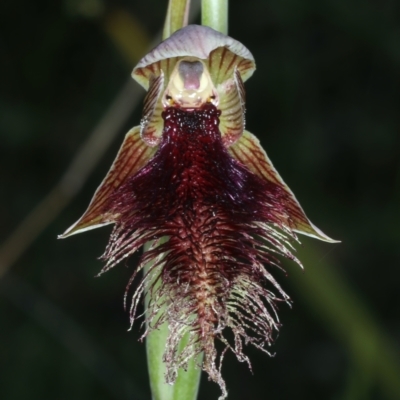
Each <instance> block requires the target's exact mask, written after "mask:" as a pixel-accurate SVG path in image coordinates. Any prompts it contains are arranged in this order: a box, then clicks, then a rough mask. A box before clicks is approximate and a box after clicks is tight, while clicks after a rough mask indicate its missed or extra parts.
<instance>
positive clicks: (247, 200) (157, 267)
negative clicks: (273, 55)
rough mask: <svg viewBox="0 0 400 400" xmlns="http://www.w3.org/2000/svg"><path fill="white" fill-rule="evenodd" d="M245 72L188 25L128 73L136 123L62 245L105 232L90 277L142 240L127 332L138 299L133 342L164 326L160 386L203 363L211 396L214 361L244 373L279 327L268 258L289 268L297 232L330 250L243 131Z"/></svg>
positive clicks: (236, 52) (219, 37)
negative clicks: (138, 328) (251, 354)
mask: <svg viewBox="0 0 400 400" xmlns="http://www.w3.org/2000/svg"><path fill="white" fill-rule="evenodd" d="M254 70H255V63H254V59H253V56H252V55H251V53H250V52H249V51H248V50H247V49H246V48H245V47H244V46H243V45H242V44H241V43H239V42H238V41H236V40H234V39H232V38H230V37H228V36H225V35H223V34H221V33H219V32H217V31H214V30H213V29H211V28H208V27H205V26H197V25H190V26H187V27H185V28H183V29H181V30H179V31H177V32H175V33H174V34H173V35H172V36H171V37H169V38H168V39H167V40H165V41H163V42H162V43H161V44H159V45H158V46H157V47H156V48H155V49H153V50H152V51H151V52H150V53H149V54H147V55H146V56H145V57H144V58H143V59H142V60H141V61H140V62H139V64H138V65H137V66H136V67H135V69H134V70H133V74H132V75H133V78H134V79H135V80H136V81H137V82H139V83H140V84H141V85H142V86H143V87H144V88H145V89H146V90H148V93H147V96H146V98H145V102H144V111H143V119H142V122H141V125H140V126H138V127H135V128H133V129H132V130H131V131H129V132H128V134H127V136H126V137H125V141H124V143H123V144H122V147H121V149H120V151H119V153H118V155H117V158H116V160H115V162H114V164H113V165H112V167H111V170H110V171H109V173H108V174H107V176H106V178H105V180H104V181H103V183H102V184H101V185H100V187H99V188H98V190H97V191H96V193H95V195H94V198H93V200H92V202H91V203H90V205H89V208H88V209H87V211H86V212H85V213H84V215H83V216H82V217H81V218H80V219H79V220H78V221H77V222H76V223H75V224H74V225H73V226H72V227H71V228H69V229H68V230H67V231H66V232H65V233H64V235H62V237H66V236H69V235H72V234H76V233H80V232H83V231H87V230H89V229H94V228H97V227H100V226H103V225H107V224H114V230H113V232H112V235H111V238H110V242H109V244H108V247H107V249H106V251H105V254H104V255H103V256H102V258H103V259H104V260H105V261H106V265H105V266H104V268H103V269H102V271H101V273H103V272H105V271H107V270H109V269H110V268H112V267H114V266H115V265H116V264H118V263H120V262H121V261H122V260H123V259H125V258H127V257H128V256H130V255H131V254H133V253H135V252H136V251H137V250H139V249H140V248H141V247H142V246H143V245H144V244H145V243H147V242H152V245H151V247H150V249H149V250H148V251H147V252H145V253H144V254H143V255H142V256H141V259H140V263H139V266H138V267H137V269H136V271H135V273H134V274H133V277H132V279H131V282H132V280H133V279H134V278H135V277H136V276H137V274H138V272H139V271H140V270H141V269H143V267H144V265H146V264H149V263H150V265H151V267H150V269H149V270H148V272H147V273H146V274H145V275H144V277H143V278H142V280H141V281H140V283H139V285H138V287H137V288H136V291H135V293H134V295H133V300H132V305H131V323H133V321H134V320H135V318H136V309H137V306H138V304H139V302H140V299H141V297H142V295H143V294H144V293H145V294H149V295H150V302H149V305H148V310H147V314H146V319H147V320H146V322H147V329H146V331H145V333H144V335H143V336H146V335H147V334H148V332H149V331H151V330H153V329H157V328H158V327H159V326H160V325H161V324H163V323H164V322H167V323H168V326H169V337H168V340H167V344H166V349H165V354H164V362H165V363H166V370H167V372H166V381H167V382H168V383H173V382H174V381H175V378H176V375H177V371H178V368H180V367H183V368H185V366H186V365H187V362H188V360H189V359H190V358H192V357H195V356H197V355H198V354H200V353H204V359H203V362H202V365H201V368H202V369H203V370H204V371H206V372H207V373H208V375H209V377H210V379H212V380H213V381H215V382H217V383H218V384H219V385H220V387H221V390H222V392H223V393H222V397H221V398H225V397H226V388H225V383H224V380H223V378H222V376H221V362H222V359H223V356H224V354H225V352H226V351H227V350H228V349H230V350H231V351H233V353H234V354H235V355H236V357H237V358H238V359H239V361H246V362H248V363H249V360H248V358H247V357H246V355H244V353H243V345H244V344H249V343H250V344H252V345H254V346H256V347H257V348H260V349H262V350H264V351H266V349H265V346H266V345H270V343H271V342H272V340H273V333H274V331H277V330H278V328H279V320H278V317H277V314H276V310H275V307H276V303H277V302H279V301H286V302H288V301H289V297H288V296H287V295H286V293H285V292H284V291H283V290H282V289H281V287H280V286H279V284H278V283H277V282H276V280H275V279H274V278H273V276H272V275H271V269H273V268H274V267H277V266H279V260H278V258H279V256H284V257H286V258H289V259H292V260H294V261H296V262H297V263H298V264H300V262H299V261H298V260H297V259H296V257H295V256H294V255H293V253H292V250H293V247H292V242H293V241H297V236H296V233H301V234H304V235H308V236H312V237H315V238H318V239H321V240H324V241H328V242H333V240H332V239H330V238H329V237H327V236H326V235H325V234H324V233H323V232H321V231H320V230H319V229H318V228H317V227H315V226H314V225H313V224H312V223H311V222H310V221H309V219H308V218H307V217H306V215H305V213H304V211H303V210H302V208H301V206H300V204H299V203H298V201H297V200H296V198H295V196H294V195H293V193H292V192H291V190H290V189H289V188H288V187H287V186H286V184H285V183H284V182H283V180H282V178H281V177H280V176H279V174H278V172H277V171H276V170H275V168H274V167H273V165H272V163H271V162H270V160H269V159H268V157H267V155H266V153H265V152H264V150H263V149H262V147H261V146H260V143H259V141H258V139H257V138H256V137H255V136H254V135H252V134H251V133H250V132H247V131H246V130H244V124H245V123H244V107H245V93H244V86H243V82H244V81H245V80H246V79H248V78H249V77H250V76H251V75H252V74H253V72H254ZM165 239H166V240H165ZM131 282H130V283H131ZM155 282H156V283H157V285H156V284H155ZM128 287H129V286H128ZM161 308H164V312H163V313H162V314H161V316H160V315H159V310H160V309H161ZM229 330H230V333H228V335H227V332H229ZM186 334H188V335H189V340H188V344H187V345H186V347H185V348H184V349H183V351H181V352H179V351H178V346H179V343H180V341H181V340H182V338H183V337H184V335H186ZM228 338H229V339H228ZM216 341H220V342H221V343H222V345H223V350H222V352H217V349H216Z"/></svg>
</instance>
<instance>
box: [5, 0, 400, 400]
mask: <svg viewBox="0 0 400 400" xmlns="http://www.w3.org/2000/svg"><path fill="white" fill-rule="evenodd" d="M166 8H167V1H166V0H141V1H139V0H118V1H106V0H65V1H48V0H34V1H32V0H29V1H28V0H19V1H18V2H15V1H11V0H3V1H2V2H1V3H0V54H1V62H0V76H1V84H0V135H1V136H0V139H1V142H0V143H1V145H0V190H1V192H0V195H1V197H0V201H1V225H0V239H1V242H2V243H3V245H2V246H1V247H0V274H1V278H0V321H1V322H0V343H1V344H0V398H1V399H5V400H25V399H27V400H36V399H41V400H43V399H60V400H64V399H65V400H67V399H68V400H69V399H75V400H79V399H82V400H83V399H85V400H86V399H92V398H96V399H98V400H100V399H101V400H111V399H121V400H128V399H129V400H145V399H150V392H149V386H148V380H147V371H146V360H145V347H144V345H143V344H141V343H139V342H138V338H139V335H140V329H139V328H140V326H139V325H140V324H136V325H135V326H134V328H133V329H132V331H131V332H127V328H128V325H129V321H128V315H127V313H126V312H124V310H123V306H122V300H123V293H124V289H125V285H126V283H127V281H128V278H129V276H130V275H131V273H132V270H133V269H134V267H135V262H136V261H135V259H131V260H130V261H129V263H128V268H126V267H124V266H123V265H121V266H119V267H117V268H115V269H114V270H112V271H110V272H108V273H107V274H106V275H104V276H102V277H101V278H99V279H94V276H95V275H96V274H97V272H98V271H99V270H100V268H101V266H102V263H101V262H100V261H99V260H97V259H96V257H97V256H99V255H101V254H102V251H103V249H104V247H105V244H106V243H107V238H108V235H109V232H110V227H106V228H103V229H101V230H97V231H93V232H90V233H86V234H83V235H78V236H74V237H72V238H70V239H68V240H65V241H57V240H56V236H57V234H60V233H62V232H63V231H64V230H65V229H66V228H67V227H68V226H69V225H71V224H72V223H73V222H74V221H75V220H76V219H77V218H78V217H79V216H80V215H81V214H82V212H83V211H84V209H85V207H86V206H87V204H88V202H89V200H90V198H91V196H92V194H93V192H94V190H95V189H96V187H97V186H98V184H99V183H100V181H101V179H102V178H103V177H104V175H105V173H106V171H107V170H108V168H109V166H110V165H111V162H112V160H113V158H114V156H115V154H116V152H117V150H118V148H119V146H120V144H121V142H122V139H123V136H124V134H125V132H126V131H128V129H129V128H130V127H132V126H134V125H137V124H138V123H139V120H140V108H141V101H142V96H143V95H144V92H143V91H142V89H141V88H139V86H138V85H136V84H135V83H134V82H133V81H132V82H130V83H127V80H128V78H129V75H130V72H131V70H132V68H133V66H134V64H135V63H136V62H137V61H138V60H139V58H140V57H141V56H142V55H144V53H145V52H146V50H148V48H149V46H150V43H151V42H152V41H153V40H154V39H156V38H157V35H159V32H160V29H161V28H162V24H163V21H164V15H165V11H166ZM197 21H198V20H197ZM229 21H230V29H229V32H230V35H231V36H233V37H234V38H236V39H238V40H240V41H241V42H243V43H244V44H245V45H246V46H247V47H248V48H249V49H250V50H251V51H252V52H253V54H254V56H255V59H256V62H257V67H258V69H257V71H256V73H255V75H254V76H253V78H251V79H250V80H249V81H248V83H247V84H246V88H247V127H248V129H249V130H250V131H252V132H254V133H255V134H256V135H258V137H259V138H260V139H261V141H262V143H263V145H264V147H265V148H266V149H267V152H268V154H269V156H270V157H271V159H272V160H273V162H274V164H275V165H276V167H277V169H278V170H279V171H280V173H281V175H282V176H283V177H284V179H285V180H286V181H287V183H288V184H289V186H290V187H291V188H292V189H293V191H294V192H295V193H296V195H297V197H298V199H299V200H300V202H301V203H302V205H303V207H304V208H305V210H306V212H307V213H308V215H309V216H310V218H311V219H312V220H313V222H314V223H316V224H317V226H319V227H320V228H321V229H322V230H323V231H325V232H326V233H327V234H328V235H330V236H332V237H334V238H336V239H340V240H342V243H341V244H337V245H327V244H321V243H316V242H315V241H312V240H309V239H307V238H305V239H304V240H302V241H303V246H301V247H299V255H300V258H301V259H302V260H303V262H304V265H305V272H304V273H302V272H301V271H299V268H298V267H297V266H296V265H292V264H287V265H286V269H287V272H288V273H287V276H285V275H284V274H283V273H281V274H280V275H281V276H278V278H279V281H280V282H281V284H282V285H283V287H284V288H285V289H286V290H287V292H288V293H289V294H290V295H291V297H292V299H293V302H294V305H293V308H292V309H290V308H289V307H287V306H286V305H282V306H281V307H280V308H281V309H280V317H281V322H282V324H283V327H282V329H281V333H280V335H279V338H278V339H277V341H276V344H275V345H274V346H273V349H272V351H273V352H275V353H276V356H275V357H273V358H269V357H268V356H266V355H265V354H262V353H261V352H259V351H256V350H254V349H251V348H249V349H248V353H249V354H250V358H251V360H252V362H253V371H254V375H252V374H251V373H250V372H249V371H248V369H247V367H246V366H245V365H242V364H239V363H238V362H237V361H236V360H234V358H233V357H232V356H227V357H226V359H225V364H224V368H223V372H224V376H225V377H226V380H227V384H228V389H229V399H230V400H236V399H237V400H239V399H253V400H262V399H269V400H273V399H294V398H296V399H299V400H300V399H335V400H336V399H337V400H339V399H343V400H358V399H360V400H361V399H400V348H399V342H400V319H399V316H400V313H399V306H400V301H399V288H398V287H399V282H400V270H399V266H400V244H399V241H400V230H399V225H400V212H399V201H400V135H399V128H400V113H399V107H400V96H399V90H400V74H399V71H400V2H398V1H395V0H380V1H376V0H364V1H361V0H320V1H315V0H304V1H294V0H269V1H266V0H264V1H259V0H246V1H242V0H231V1H230V18H229ZM115 99H117V100H115ZM115 101H117V102H116V103H115ZM112 105H113V106H112ZM110 106H111V111H110ZM105 115H106V116H107V118H106V120H104V118H103V117H104V116H105ZM102 118H103V119H102ZM99 121H102V122H101V123H100V126H99ZM96 127H97V130H95V128H96ZM93 132H94V133H93ZM91 133H93V134H94V139H92V141H90V142H89V144H87V145H86V148H85V149H86V150H84V153H79V152H80V151H81V150H82V146H83V144H84V143H85V141H86V140H87V139H88V138H89V137H90V135H91ZM107 140H109V141H110V144H108V142H107ZM96 146H97V147H98V148H97V147H96ZM101 146H103V147H104V148H106V149H107V151H106V152H105V154H104V155H102V153H101ZM77 154H80V158H79V159H75V163H74V164H73V167H72V170H71V169H70V170H69V171H70V173H68V174H67V175H65V171H67V170H68V168H69V166H70V164H71V161H72V160H73V159H74V157H76V155H77ZM97 158H99V162H97ZM92 167H93V170H92V169H91V168H92ZM86 175H87V176H88V179H86ZM60 179H61V181H60ZM54 188H55V189H54ZM49 193H50V195H49ZM43 200H44V202H43ZM38 206H39V208H37V207H38ZM32 211H33V214H32ZM26 218H28V219H26ZM23 221H25V222H23ZM22 222H23V225H22V227H21V225H20V224H21V223H22ZM18 226H20V228H19V229H18V230H17V231H15V229H16V228H17V227H18ZM278 275H279V273H278ZM218 395H219V390H218V387H217V386H216V385H215V384H212V383H208V382H207V380H206V379H205V378H204V379H203V381H202V384H201V389H200V395H199V399H200V400H204V399H216V398H217V397H218Z"/></svg>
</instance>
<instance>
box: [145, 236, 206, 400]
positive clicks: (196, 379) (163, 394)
mask: <svg viewBox="0 0 400 400" xmlns="http://www.w3.org/2000/svg"><path fill="white" fill-rule="evenodd" d="M150 246H151V243H147V244H146V245H145V246H144V247H145V248H144V250H145V251H146V250H148V249H149V247H150ZM150 267H151V265H150V264H149V265H146V266H145V267H144V273H145V274H146V273H147V272H148V270H149V268H150ZM159 284H160V282H158V283H157V284H156V285H155V286H156V287H157V286H158V285H159ZM156 287H155V289H156ZM149 297H150V296H149V294H147V295H146V298H145V308H146V310H147V309H148V307H147V306H148V303H149V301H150V298H149ZM163 312H164V309H163V308H161V309H160V311H159V314H162V313H163ZM168 334H169V329H168V324H167V323H164V324H163V325H162V326H160V327H159V328H158V329H157V330H153V331H151V332H150V333H149V334H148V335H147V337H146V352H147V363H148V368H149V378H150V389H151V393H152V398H153V400H183V399H184V400H196V399H197V393H198V390H199V383H200V376H201V369H200V368H198V366H197V365H198V364H201V358H197V359H191V360H190V361H189V363H188V368H187V370H186V371H184V370H183V369H180V370H179V372H178V377H177V379H176V381H175V384H174V385H169V384H167V383H166V382H165V372H166V368H165V364H164V361H163V355H164V351H165V347H166V342H167V338H168ZM187 340H188V336H186V337H184V338H183V340H182V341H181V343H180V346H179V351H182V349H184V347H185V346H186V344H187Z"/></svg>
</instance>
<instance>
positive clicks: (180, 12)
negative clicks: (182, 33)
mask: <svg viewBox="0 0 400 400" xmlns="http://www.w3.org/2000/svg"><path fill="white" fill-rule="evenodd" d="M189 8H190V0H170V1H169V4H168V10H167V16H166V18H165V24H164V31H163V39H167V38H168V37H170V36H171V35H172V34H173V33H174V32H175V31H177V30H178V29H181V28H183V27H184V26H186V25H187V24H188V18H189Z"/></svg>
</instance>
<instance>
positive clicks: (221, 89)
mask: <svg viewBox="0 0 400 400" xmlns="http://www.w3.org/2000/svg"><path fill="white" fill-rule="evenodd" d="M217 91H218V94H219V106H218V108H219V110H220V111H221V116H220V123H219V130H220V131H221V136H222V141H223V143H224V145H225V146H226V147H229V146H231V145H232V144H233V143H235V142H236V140H238V139H239V138H240V136H241V135H242V133H243V131H244V125H245V119H244V112H245V91H244V86H243V81H242V78H241V76H240V72H239V70H238V69H236V70H235V72H234V74H233V76H232V78H231V79H229V80H228V81H226V82H225V83H223V84H221V85H219V86H218V87H217Z"/></svg>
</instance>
